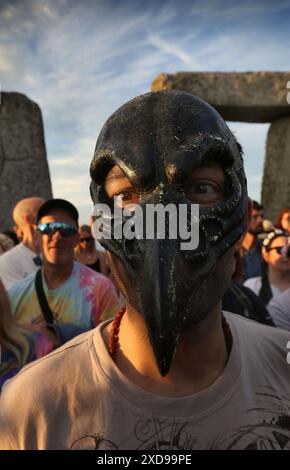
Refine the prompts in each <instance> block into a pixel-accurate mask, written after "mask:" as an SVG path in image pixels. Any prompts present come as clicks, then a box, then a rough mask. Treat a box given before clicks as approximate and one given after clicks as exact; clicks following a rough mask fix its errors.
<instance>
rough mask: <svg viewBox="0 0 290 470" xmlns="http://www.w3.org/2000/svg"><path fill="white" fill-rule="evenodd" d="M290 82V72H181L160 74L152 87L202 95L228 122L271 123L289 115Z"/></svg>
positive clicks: (155, 89) (153, 89)
mask: <svg viewBox="0 0 290 470" xmlns="http://www.w3.org/2000/svg"><path fill="white" fill-rule="evenodd" d="M288 81H290V72H178V73H175V74H164V73H163V74H160V75H158V77H156V78H155V79H154V80H153V82H152V86H151V88H152V91H158V90H182V91H187V92H188V93H192V94H193V95H196V96H199V97H200V98H202V99H203V100H205V101H207V102H208V103H210V104H211V105H212V106H213V107H214V108H215V109H216V110H217V111H218V112H219V113H220V114H221V115H222V116H223V118H224V119H225V120H226V121H242V122H271V121H272V120H273V119H276V118H277V117H281V116H285V115H288V114H290V105H289V104H288V103H287V93H288V92H289V89H287V83H288Z"/></svg>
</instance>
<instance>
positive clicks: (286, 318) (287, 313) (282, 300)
mask: <svg viewBox="0 0 290 470" xmlns="http://www.w3.org/2000/svg"><path fill="white" fill-rule="evenodd" d="M267 309H268V311H269V313H270V315H271V318H272V320H273V322H274V323H275V325H276V326H278V327H279V328H283V329H285V330H289V331H290V289H287V290H285V291H284V292H282V294H280V295H277V296H275V297H273V298H272V299H271V301H270V302H269V304H268V305H267Z"/></svg>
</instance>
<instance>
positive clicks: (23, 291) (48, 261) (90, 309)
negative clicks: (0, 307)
mask: <svg viewBox="0 0 290 470" xmlns="http://www.w3.org/2000/svg"><path fill="white" fill-rule="evenodd" d="M36 230H37V236H38V243H39V246H40V249H41V253H42V257H43V268H42V269H41V271H40V272H39V273H37V274H36V275H35V274H33V275H31V276H29V277H28V278H27V279H25V280H24V281H22V282H20V283H17V284H16V285H15V286H13V287H12V288H11V289H10V290H9V297H10V301H11V305H12V309H13V312H14V315H15V317H16V319H17V320H18V321H19V322H21V323H26V324H29V325H30V327H31V328H34V329H36V330H39V329H40V330H41V329H42V328H43V327H45V328H46V325H47V324H48V323H49V324H55V325H66V327H65V328H64V327H62V328H61V332H59V329H57V333H59V334H60V336H61V337H60V338H58V339H59V343H63V342H65V341H66V340H67V339H70V337H71V336H73V335H75V334H76V333H78V332H80V331H84V330H88V329H90V328H92V327H93V326H96V325H97V324H98V323H99V322H100V321H101V320H103V319H104V318H108V317H111V316H113V315H114V313H115V312H116V311H117V310H118V307H119V303H118V298H117V294H116V289H115V287H114V286H113V284H112V282H111V281H110V280H109V279H108V278H107V277H105V276H103V275H102V274H100V273H95V272H94V271H92V270H91V269H89V268H87V267H86V266H84V265H82V264H80V263H78V262H75V261H74V248H75V246H76V245H77V243H78V241H79V235H78V211H77V209H76V208H75V207H74V206H73V205H72V204H71V203H70V202H68V201H66V200H63V199H51V200H49V201H47V202H46V203H44V204H43V205H42V206H41V208H40V209H39V211H38V214H37V229H36ZM43 298H44V300H43ZM46 304H48V308H47V305H46ZM47 309H48V313H47ZM47 317H48V318H47ZM50 328H52V329H53V326H51V325H50Z"/></svg>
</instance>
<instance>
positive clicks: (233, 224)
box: [90, 91, 248, 376]
mask: <svg viewBox="0 0 290 470" xmlns="http://www.w3.org/2000/svg"><path fill="white" fill-rule="evenodd" d="M205 158H211V159H213V160H214V161H215V162H217V163H218V164H219V165H220V167H221V168H222V170H223V173H224V176H225V197H224V199H223V200H222V201H221V202H218V203H215V204H213V205H211V206H209V207H200V210H199V215H200V219H199V245H198V247H197V248H196V249H195V250H183V251H182V250H181V249H180V239H177V240H173V239H169V238H168V237H166V238H165V239H163V240H162V239H153V240H152V239H151V240H147V239H133V240H127V239H124V238H123V239H121V240H119V239H115V238H114V236H113V238H112V239H105V238H101V239H100V242H101V244H102V245H103V246H104V247H105V248H106V249H107V250H109V251H110V252H111V253H112V255H113V259H114V260H115V263H114V266H113V272H115V274H116V277H117V278H118V284H119V287H120V289H121V291H122V294H123V295H124V297H125V299H126V300H127V301H128V302H129V304H130V305H132V306H133V307H134V308H135V309H136V310H137V311H138V312H139V313H140V314H141V315H142V316H143V317H144V319H145V322H146V325H147V329H148V333H149V339H150V343H151V346H152V349H153V352H154V356H155V359H156V363H157V365H158V368H159V371H160V373H161V375H162V376H164V375H166V373H167V372H168V370H169V368H170V365H171V361H172V357H173V354H174V352H175V349H176V346H177V341H178V337H179V335H180V333H181V331H182V330H183V329H184V328H186V327H187V325H190V324H194V323H198V322H199V321H200V320H201V319H203V318H204V317H205V316H206V315H207V314H208V313H209V312H210V311H211V310H212V308H213V307H214V306H216V305H217V304H218V302H219V301H220V299H221V297H222V295H223V293H224V291H225V289H226V287H227V286H226V285H224V281H223V282H222V280H221V279H220V278H221V277H222V276H217V275H216V274H215V273H216V267H217V265H218V261H219V260H220V258H221V257H222V256H223V255H224V254H225V253H226V252H227V251H228V250H229V248H230V247H232V246H233V245H234V244H235V242H237V241H238V240H239V238H240V237H241V235H242V234H243V233H244V231H245V229H246V226H247V200H248V198H247V188H246V178H245V174H244V169H243V159H242V156H241V149H240V147H239V145H238V144H237V142H236V140H235V138H234V136H233V134H232V133H231V132H230V130H229V128H228V127H227V125H226V123H225V122H224V120H223V119H222V118H221V116H220V115H219V114H218V113H217V111H215V109H213V108H212V107H211V106H210V105H208V104H207V103H205V102H204V101H202V100H201V99H199V98H197V97H195V96H192V95H190V94H188V93H184V92H180V91H161V92H156V93H147V94H145V95H141V96H139V97H136V98H134V99H133V100H131V101H129V102H128V103H126V104H125V105H124V106H122V107H121V108H119V109H118V110H117V111H116V112H115V113H114V114H113V115H112V116H111V117H110V118H109V119H108V120H107V122H106V123H105V125H104V127H103V129H102V131H101V133H100V136H99V138H98V141H97V144H96V149H95V154H94V158H93V161H92V163H91V168H90V173H91V178H92V182H91V188H90V189H91V197H92V199H93V202H94V204H100V203H106V204H108V203H109V202H110V201H109V200H108V196H107V194H106V191H105V188H104V184H105V179H106V175H107V174H108V172H109V171H110V169H111V168H112V167H113V166H114V165H117V166H118V167H119V168H120V169H121V170H122V171H123V173H124V174H125V176H126V177H127V178H128V179H129V181H130V182H131V184H132V185H133V186H134V188H135V189H136V190H137V191H138V193H139V195H140V202H139V204H140V205H141V206H143V207H144V206H145V205H146V204H148V203H151V204H156V203H161V204H164V205H167V204H169V203H173V204H176V205H178V204H187V205H188V208H190V206H191V204H192V203H193V202H194V201H191V200H189V199H188V197H187V195H186V194H187V193H186V189H185V188H186V185H187V182H188V178H189V176H190V175H191V173H192V172H193V171H194V170H195V169H196V168H197V167H200V165H201V164H202V162H203V161H204V159H205ZM188 223H189V224H190V221H189V222H188ZM217 277H218V278H219V279H217ZM225 284H226V283H225ZM212 286H214V289H212V291H211V292H208V290H209V289H211V288H212Z"/></svg>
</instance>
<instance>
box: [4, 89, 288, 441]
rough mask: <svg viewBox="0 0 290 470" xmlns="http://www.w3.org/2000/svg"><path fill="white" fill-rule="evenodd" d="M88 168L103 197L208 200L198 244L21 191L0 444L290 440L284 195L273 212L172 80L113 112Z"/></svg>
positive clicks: (203, 109) (235, 154)
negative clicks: (114, 232) (135, 234)
mask: <svg viewBox="0 0 290 470" xmlns="http://www.w3.org/2000/svg"><path fill="white" fill-rule="evenodd" d="M152 115H154V119H151V116H152ZM192 142H194V145H193V143H192ZM129 143H130V145H129ZM91 178H92V183H91V188H90V189H91V196H92V199H93V202H94V203H104V202H107V203H109V204H110V203H111V202H112V200H113V198H114V197H115V196H119V197H120V196H121V197H122V201H123V205H124V206H125V205H126V204H130V202H132V201H134V203H135V202H136V201H137V202H138V203H139V204H141V205H142V204H148V203H149V204H150V203H156V202H158V203H160V202H164V203H168V202H174V203H176V201H180V200H181V201H187V203H188V201H189V203H195V204H199V206H200V224H201V226H200V242H199V246H198V248H197V250H195V251H194V253H190V252H189V253H187V252H186V251H185V252H182V251H180V249H179V246H178V243H177V241H176V240H171V239H167V238H166V237H165V239H162V240H152V239H150V240H145V241H144V240H139V239H137V238H136V239H134V240H132V239H130V240H121V241H120V240H118V239H117V237H116V238H114V236H113V237H112V239H110V240H108V239H105V238H102V239H101V240H100V241H101V243H102V245H103V247H104V248H105V249H104V248H102V247H101V246H100V245H99V243H98V242H96V240H95V239H94V237H93V235H92V230H91V228H92V227H91V225H92V223H93V220H91V222H90V224H88V225H80V226H79V214H78V211H77V209H76V207H74V205H73V204H72V203H71V202H69V201H67V200H64V199H51V200H48V201H44V200H43V199H41V198H39V197H30V198H26V199H23V200H21V201H19V202H18V203H17V204H16V206H15V208H14V210H13V220H14V224H15V225H14V227H13V228H12V229H11V228H9V230H6V231H3V232H2V233H1V234H0V249H1V251H0V280H1V282H0V345H1V353H2V354H1V365H0V393H1V387H2V393H1V401H0V426H1V429H2V431H1V436H0V448H3V449H4V448H5V449H56V448H57V449H69V448H71V449H82V448H86V449H131V448H134V449H137V448H138V449H145V448H146V449H159V448H160V446H161V445H163V446H164V447H163V448H165V449H169V448H171V449H194V448H228V449H230V448H242V449H246V448H247V449H250V448H262V447H263V446H265V447H266V448H271V446H272V447H273V448H274V447H275V448H283V446H284V447H285V448H289V446H290V426H289V422H290V419H289V415H290V412H289V410H290V395H289V385H290V375H289V371H288V369H287V362H286V350H285V347H286V343H287V338H289V334H288V331H290V207H288V208H283V209H282V210H281V212H280V214H277V221H273V223H272V222H271V223H270V222H269V221H265V219H264V214H263V207H262V205H261V204H259V203H258V202H256V201H251V200H250V199H248V195H247V189H246V179H245V175H244V170H243V157H242V149H241V147H240V145H239V144H238V142H237V141H236V139H235V137H234V136H233V134H232V133H231V132H230V130H229V129H228V127H227V125H226V124H225V122H224V121H223V119H222V118H221V117H220V116H219V115H218V113H217V112H216V111H215V110H213V108H211V107H210V106H209V105H207V103H205V102H203V101H201V100H199V99H198V98H196V97H193V96H191V95H188V94H186V93H182V92H176V91H172V92H159V93H149V94H146V95H142V96H141V97H137V98H135V99H134V100H132V101H131V102H129V103H127V104H126V105H124V106H123V107H122V108H120V109H119V110H117V111H116V113H115V114H114V115H113V116H112V117H111V118H109V120H108V121H107V123H106V125H105V126H104V128H103V130H102V132H101V134H100V137H99V139H98V142H97V146H96V151H95V155H94V159H93V162H92V164H91ZM229 188H231V192H229V191H230V190H229ZM228 312H230V313H228ZM243 317H244V318H243ZM113 319H114V321H113ZM249 320H250V321H249ZM277 327H278V328H277ZM283 330H284V331H283ZM44 356H45V358H44ZM40 358H42V359H41V360H40V361H37V362H34V361H35V359H40ZM253 358H254V359H253ZM28 363H32V364H31V365H30V366H29V367H25V368H23V366H25V365H26V364H28ZM289 367H290V366H289ZM22 368H23V369H22ZM20 370H21V371H20ZM19 371H20V372H19ZM14 375H16V377H15V378H13V379H12V380H10V379H11V378H12V377H13V376H14ZM48 377H49V382H50V383H51V382H52V383H53V385H50V383H47V380H46V379H47V378H48ZM8 379H9V380H8ZM4 382H7V384H6V385H5V386H3V385H4ZM28 390H29V392H28ZM21 393H22V399H23V401H24V402H25V407H24V408H22V409H21V404H20V403H19V397H20V395H21ZM266 394H267V396H266ZM253 410H255V411H253ZM285 417H287V419H288V421H287V419H286V420H285V419H284V421H283V418H285ZM44 423H45V425H44ZM162 423H163V424H162ZM285 423H286V424H285ZM287 423H288V424H287ZM120 426H122V432H121V433H120ZM141 428H142V430H143V431H142V430H141ZM145 428H146V429H145ZM275 432H276V434H275ZM279 436H280V437H279ZM154 446H155V447H154ZM158 446H159V447H158ZM170 446H171V447H170Z"/></svg>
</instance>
